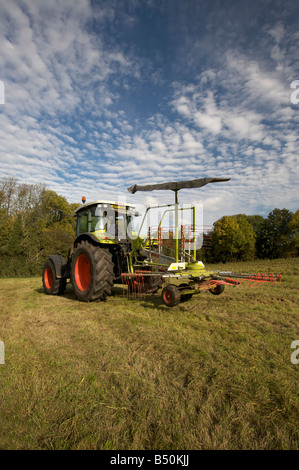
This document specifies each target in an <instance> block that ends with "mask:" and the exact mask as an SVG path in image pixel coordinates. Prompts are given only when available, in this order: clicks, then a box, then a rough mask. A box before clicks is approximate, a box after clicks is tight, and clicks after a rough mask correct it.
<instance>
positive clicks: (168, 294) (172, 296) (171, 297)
mask: <svg viewBox="0 0 299 470" xmlns="http://www.w3.org/2000/svg"><path fill="white" fill-rule="evenodd" d="M162 301H163V303H164V304H165V305H166V306H167V307H174V306H175V305H178V304H179V303H180V301H181V294H180V291H179V289H178V288H177V287H176V286H174V285H173V284H169V285H168V286H165V287H164V289H163V290H162Z"/></svg>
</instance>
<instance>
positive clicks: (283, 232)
mask: <svg viewBox="0 0 299 470" xmlns="http://www.w3.org/2000/svg"><path fill="white" fill-rule="evenodd" d="M292 217H293V213H292V212H290V211H289V210H288V209H274V210H273V211H272V212H270V213H269V215H268V217H267V218H266V219H265V220H264V222H263V224H262V226H261V230H260V233H259V236H258V238H257V241H256V249H257V256H258V257H259V258H269V259H274V258H281V257H284V256H287V254H288V250H289V246H290V228H289V223H290V221H291V219H292Z"/></svg>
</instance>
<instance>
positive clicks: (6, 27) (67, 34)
mask: <svg viewBox="0 0 299 470" xmlns="http://www.w3.org/2000/svg"><path fill="white" fill-rule="evenodd" d="M0 9H1V10H0V11H1V15H0V64H1V65H0V80H1V82H2V83H3V84H4V87H5V102H4V103H2V104H0V123H1V125H0V133H1V147H0V178H3V177H11V176H15V177H16V178H17V179H18V181H19V182H27V183H33V184H36V183H45V184H46V185H47V186H48V188H49V189H53V190H54V191H56V192H57V193H58V194H61V195H63V196H65V197H66V198H67V200H68V201H69V202H80V201H81V196H82V195H85V196H86V197H87V200H88V201H91V200H94V199H117V198H118V199H121V198H126V200H127V201H128V202H133V203H134V202H138V203H142V204H145V205H148V204H150V203H154V204H157V203H168V202H172V201H173V193H170V192H164V191H163V192H161V191H156V192H152V193H141V192H139V193H138V192H137V193H136V194H135V195H131V194H130V193H128V191H127V188H128V187H129V186H132V185H133V184H147V183H153V182H156V183H161V182H165V181H179V180H188V179H194V178H201V177H230V178H231V180H230V181H229V182H227V183H217V184H211V185H208V186H206V187H204V188H202V189H199V190H197V189H195V190H194V189H193V190H182V191H181V193H180V201H181V202H182V203H185V204H187V203H195V204H203V211H204V223H205V224H212V223H213V222H214V221H215V220H217V219H219V218H220V217H222V216H223V215H232V214H237V213H246V214H261V215H267V214H268V213H269V212H270V211H271V210H273V209H274V208H275V207H278V208H284V207H285V208H287V209H289V210H292V211H295V210H297V209H298V123H299V103H297V102H296V100H295V101H294V100H293V102H291V96H292V92H293V93H296V88H295V89H292V88H291V84H292V82H294V80H299V61H298V59H299V47H298V46H299V28H298V26H299V4H298V2H295V1H289V0H286V1H274V0H273V1H272V0H268V1H267V0H265V1H261V0H259V1H257V0H252V1H244V0H243V1H229V0H227V1H226V0H225V1H224V0H222V1H215V0H210V1H201V0H164V1H159V0H140V1H138V0H126V1H120V0H109V1H96V0H94V1H88V0H77V1H75V0H63V1H58V0H52V1H51V2H45V1H44V0H24V1H21V0H15V1H14V0H10V1H5V0H0ZM298 85H299V83H298ZM298 88H299V87H298ZM293 96H295V95H293ZM298 96H299V93H298ZM295 97H297V95H296V96H295ZM297 101H299V100H297Z"/></svg>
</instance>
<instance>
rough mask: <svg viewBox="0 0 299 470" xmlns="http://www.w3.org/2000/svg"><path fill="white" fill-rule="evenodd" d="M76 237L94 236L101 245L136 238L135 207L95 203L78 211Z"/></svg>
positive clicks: (81, 207)
mask: <svg viewBox="0 0 299 470" xmlns="http://www.w3.org/2000/svg"><path fill="white" fill-rule="evenodd" d="M75 212H76V216H77V225H76V236H77V237H78V236H79V235H81V234H83V233H91V234H93V235H94V236H95V237H96V238H97V239H98V240H99V241H100V242H101V243H107V244H116V243H120V242H121V241H126V242H128V241H129V240H131V239H132V238H133V237H134V236H135V231H134V221H133V218H134V216H136V215H138V214H137V213H136V210H135V206H134V205H132V204H127V203H126V204H122V203H119V202H111V201H94V202H90V203H88V204H84V205H82V206H80V207H79V208H78V209H76V211H75Z"/></svg>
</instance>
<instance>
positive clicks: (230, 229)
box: [201, 208, 299, 263]
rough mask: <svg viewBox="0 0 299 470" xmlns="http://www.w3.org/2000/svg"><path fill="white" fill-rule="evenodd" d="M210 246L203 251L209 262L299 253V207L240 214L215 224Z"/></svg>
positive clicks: (286, 256) (277, 256) (222, 219)
mask: <svg viewBox="0 0 299 470" xmlns="http://www.w3.org/2000/svg"><path fill="white" fill-rule="evenodd" d="M204 237H206V238H210V249H208V250H204V249H203V250H201V254H202V257H203V259H204V261H206V262H209V263H217V262H224V263H225V262H227V261H245V260H251V259H255V258H259V259H275V258H288V257H295V256H298V255H299V210H297V211H296V212H295V213H293V212H291V211H289V210H288V209H277V208H276V209H274V210H273V211H272V212H270V213H269V214H268V216H267V217H263V216H261V215H245V214H237V215H233V216H224V217H222V218H221V219H219V220H217V221H216V222H215V223H214V225H213V230H212V232H211V233H210V234H205V235H204Z"/></svg>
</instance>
